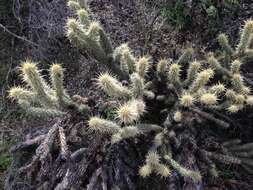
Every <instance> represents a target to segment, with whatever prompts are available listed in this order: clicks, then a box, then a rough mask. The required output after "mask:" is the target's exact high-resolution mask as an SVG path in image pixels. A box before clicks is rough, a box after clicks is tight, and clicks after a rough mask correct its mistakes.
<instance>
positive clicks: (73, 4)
mask: <svg viewBox="0 0 253 190" xmlns="http://www.w3.org/2000/svg"><path fill="white" fill-rule="evenodd" d="M67 5H68V7H69V8H70V9H72V10H73V11H77V10H79V9H81V8H82V7H81V6H80V5H79V3H78V2H75V1H69V2H68V4H67Z"/></svg>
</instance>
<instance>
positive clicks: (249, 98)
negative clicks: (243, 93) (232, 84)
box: [246, 96, 253, 106]
mask: <svg viewBox="0 0 253 190" xmlns="http://www.w3.org/2000/svg"><path fill="white" fill-rule="evenodd" d="M246 103H247V104H248V105H250V106H253V96H247V99H246Z"/></svg>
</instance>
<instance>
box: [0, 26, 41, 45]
mask: <svg viewBox="0 0 253 190" xmlns="http://www.w3.org/2000/svg"><path fill="white" fill-rule="evenodd" d="M0 28H2V29H3V31H4V32H7V33H8V34H10V35H12V36H14V37H15V38H18V39H20V40H23V41H25V42H27V43H29V44H32V45H33V46H36V47H40V46H39V44H37V43H35V42H33V41H31V40H28V39H26V38H25V37H22V36H18V35H17V34H15V33H13V32H11V31H10V30H9V29H8V28H6V27H5V26H4V25H2V24H0Z"/></svg>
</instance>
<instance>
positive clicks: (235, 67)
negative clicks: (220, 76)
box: [230, 59, 241, 74]
mask: <svg viewBox="0 0 253 190" xmlns="http://www.w3.org/2000/svg"><path fill="white" fill-rule="evenodd" d="M240 68H241V62H240V61H239V60H237V59H236V60H234V61H233V62H232V63H231V68H230V70H231V72H232V74H240Z"/></svg>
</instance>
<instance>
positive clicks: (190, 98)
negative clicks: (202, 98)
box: [180, 94, 195, 107]
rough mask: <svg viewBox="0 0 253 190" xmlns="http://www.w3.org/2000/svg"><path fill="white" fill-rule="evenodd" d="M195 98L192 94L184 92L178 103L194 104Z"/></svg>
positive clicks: (188, 105) (184, 104)
mask: <svg viewBox="0 0 253 190" xmlns="http://www.w3.org/2000/svg"><path fill="white" fill-rule="evenodd" d="M194 102H195V99H194V97H193V96H192V95H190V94H184V95H183V96H182V97H181V98H180V104H181V105H182V106H184V107H190V106H192V105H193V104H194Z"/></svg>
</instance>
